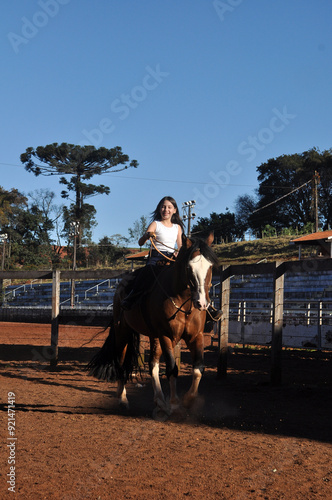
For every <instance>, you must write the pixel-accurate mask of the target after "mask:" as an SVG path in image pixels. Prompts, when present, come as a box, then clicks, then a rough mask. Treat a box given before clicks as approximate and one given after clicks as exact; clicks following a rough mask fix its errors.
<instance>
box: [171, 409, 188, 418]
mask: <svg viewBox="0 0 332 500" xmlns="http://www.w3.org/2000/svg"><path fill="white" fill-rule="evenodd" d="M187 416H188V415H187V411H186V410H185V408H183V407H182V406H178V407H177V408H173V409H172V410H171V416H170V420H171V421H172V422H183V421H184V420H186V419H187Z"/></svg>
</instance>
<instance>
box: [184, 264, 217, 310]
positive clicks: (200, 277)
mask: <svg viewBox="0 0 332 500" xmlns="http://www.w3.org/2000/svg"><path fill="white" fill-rule="evenodd" d="M189 265H190V267H191V271H192V273H193V277H194V279H195V280H196V286H197V291H196V292H195V294H194V304H195V307H197V308H198V309H200V310H205V309H207V308H208V307H209V304H210V302H209V301H207V300H206V296H205V278H206V275H207V272H208V270H209V269H210V267H211V265H212V264H211V262H209V261H208V260H207V259H206V258H205V257H203V255H197V256H196V257H194V258H193V259H192V260H191V261H190V264H189Z"/></svg>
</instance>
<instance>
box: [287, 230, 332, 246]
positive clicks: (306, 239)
mask: <svg viewBox="0 0 332 500" xmlns="http://www.w3.org/2000/svg"><path fill="white" fill-rule="evenodd" d="M321 240H325V241H326V240H332V230H330V231H318V232H317V233H311V234H306V235H305V236H300V238H296V239H295V240H291V241H292V243H308V244H310V243H311V244H314V243H315V242H316V241H321Z"/></svg>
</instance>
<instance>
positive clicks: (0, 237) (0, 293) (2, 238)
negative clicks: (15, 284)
mask: <svg viewBox="0 0 332 500" xmlns="http://www.w3.org/2000/svg"><path fill="white" fill-rule="evenodd" d="M7 238H8V234H7V233H2V234H0V242H1V243H2V256H1V271H4V270H5V255H6V241H7ZM4 297H5V290H4V287H3V279H1V280H0V306H1V304H2V302H3V301H4Z"/></svg>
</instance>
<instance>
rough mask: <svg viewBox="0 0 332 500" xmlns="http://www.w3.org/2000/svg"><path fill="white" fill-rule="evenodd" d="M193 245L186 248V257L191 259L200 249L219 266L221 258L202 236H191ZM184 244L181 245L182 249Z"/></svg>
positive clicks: (210, 260)
mask: <svg viewBox="0 0 332 500" xmlns="http://www.w3.org/2000/svg"><path fill="white" fill-rule="evenodd" d="M189 239H190V241H191V243H192V245H191V246H190V247H189V248H188V249H186V258H187V259H188V261H189V260H191V258H192V255H193V254H194V252H196V251H197V250H199V252H200V253H201V254H202V255H203V257H205V258H206V259H207V260H208V261H209V262H211V264H213V265H214V266H219V260H218V257H217V256H216V254H215V253H214V251H213V250H212V248H211V247H210V246H209V245H208V244H207V243H206V241H205V240H203V239H202V238H196V237H195V238H189ZM182 248H183V246H182V247H181V250H182Z"/></svg>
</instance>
